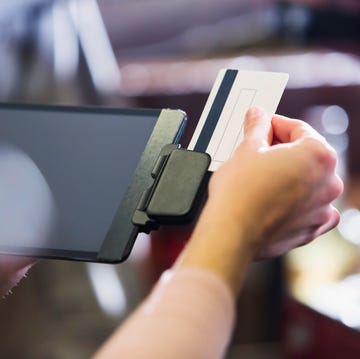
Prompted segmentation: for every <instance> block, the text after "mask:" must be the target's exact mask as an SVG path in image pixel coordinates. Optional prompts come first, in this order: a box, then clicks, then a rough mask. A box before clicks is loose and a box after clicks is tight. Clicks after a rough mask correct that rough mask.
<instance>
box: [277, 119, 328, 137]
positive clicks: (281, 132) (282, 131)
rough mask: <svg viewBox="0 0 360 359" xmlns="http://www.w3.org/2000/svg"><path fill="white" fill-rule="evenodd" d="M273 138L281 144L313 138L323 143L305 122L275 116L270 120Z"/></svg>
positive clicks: (318, 135)
mask: <svg viewBox="0 0 360 359" xmlns="http://www.w3.org/2000/svg"><path fill="white" fill-rule="evenodd" d="M271 124H272V128H273V131H274V138H276V139H277V141H279V142H281V143H289V142H295V141H297V140H299V139H301V138H304V137H314V138H316V139H318V140H321V141H324V138H323V137H322V136H321V135H320V134H319V133H318V132H317V131H316V130H315V129H313V128H312V127H311V126H310V125H309V124H307V123H306V122H303V121H300V120H295V119H292V118H288V117H285V116H280V115H275V116H273V118H272V119H271Z"/></svg>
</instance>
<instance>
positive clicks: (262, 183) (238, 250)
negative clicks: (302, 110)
mask: <svg viewBox="0 0 360 359" xmlns="http://www.w3.org/2000/svg"><path fill="white" fill-rule="evenodd" d="M335 167H336V154H335V152H334V150H333V149H332V148H331V147H330V146H329V145H328V144H327V142H326V141H325V139H324V138H323V137H322V136H320V135H319V134H318V133H317V132H316V131H315V130H314V129H313V128H311V127H310V126H309V125H308V124H306V123H304V122H302V121H299V120H293V119H288V118H285V117H281V116H274V117H273V118H272V120H271V119H269V118H268V117H267V116H266V114H265V113H264V112H262V111H261V110H259V109H251V110H250V111H249V112H248V113H247V115H246V119H245V124H244V140H243V142H242V143H241V144H240V145H239V147H238V148H237V150H236V152H235V154H234V155H233V157H232V158H231V159H230V160H228V161H227V162H226V163H225V164H224V165H223V166H221V168H219V170H218V171H217V172H215V173H214V174H213V176H212V178H211V180H210V184H209V198H208V201H207V203H206V205H205V207H204V209H203V212H202V214H201V216H200V219H199V221H198V224H197V226H196V228H195V230H194V233H193V235H192V238H191V241H190V243H189V246H188V248H187V250H186V251H185V253H184V256H183V262H182V263H183V264H184V265H195V266H196V265H198V264H199V265H200V266H203V267H206V268H208V269H209V270H212V271H215V272H219V273H220V274H221V275H225V277H226V279H227V281H228V282H229V283H230V285H231V286H232V287H233V288H235V291H237V289H238V288H239V285H238V282H239V281H240V282H241V278H239V276H240V277H242V275H243V274H240V273H238V272H239V271H240V272H241V271H242V268H241V266H242V265H241V262H243V268H246V267H247V264H248V263H249V262H250V261H251V260H252V259H254V258H263V257H269V256H277V255H281V254H283V253H284V252H286V251H288V250H290V249H292V248H294V247H297V246H299V245H303V244H306V243H308V242H310V241H311V240H313V239H314V238H315V237H317V236H318V235H320V234H322V233H324V232H326V231H328V230H330V229H332V228H333V227H335V226H336V225H337V224H338V222H339V218H340V216H339V213H338V211H337V210H336V209H335V208H334V207H333V206H332V205H331V202H332V201H333V200H334V199H335V198H336V197H338V196H339V195H340V194H341V192H342V189H343V184H342V181H341V180H340V178H339V177H338V176H337V175H336V174H335ZM197 263H198V264H197Z"/></svg>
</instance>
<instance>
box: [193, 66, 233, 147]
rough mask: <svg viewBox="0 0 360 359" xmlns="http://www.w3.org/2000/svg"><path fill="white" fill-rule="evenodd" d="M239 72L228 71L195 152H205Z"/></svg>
mask: <svg viewBox="0 0 360 359" xmlns="http://www.w3.org/2000/svg"><path fill="white" fill-rule="evenodd" d="M237 73H238V70H226V72H225V75H224V77H223V80H222V81H221V84H220V87H219V90H218V92H217V94H216V96H215V100H214V102H213V104H212V106H211V108H210V111H209V114H208V116H207V118H206V121H205V124H204V126H203V128H202V130H201V132H200V136H199V138H198V140H197V142H196V145H195V147H194V151H198V152H205V151H206V149H207V146H208V144H209V142H210V140H211V137H212V135H213V133H214V131H215V127H216V125H217V123H218V121H219V118H220V115H221V112H222V110H223V108H224V105H225V102H226V100H227V98H228V96H229V93H230V91H231V88H232V86H233V84H234V81H235V78H236V75H237Z"/></svg>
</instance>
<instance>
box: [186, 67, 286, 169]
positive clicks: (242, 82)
mask: <svg viewBox="0 0 360 359" xmlns="http://www.w3.org/2000/svg"><path fill="white" fill-rule="evenodd" d="M288 79H289V75H288V74H286V73H281V72H263V71H242V70H235V69H223V70H221V71H220V72H219V74H218V76H217V78H216V80H215V83H214V85H213V87H212V89H211V92H210V95H209V98H208V100H207V102H206V105H205V107H204V110H203V112H202V114H201V117H200V119H199V123H198V125H197V127H196V129H195V132H194V134H193V137H192V138H191V141H190V144H189V146H188V149H189V150H194V151H199V152H207V153H208V154H209V155H210V156H211V158H212V161H211V165H210V168H209V169H210V171H216V170H217V169H218V168H219V166H220V165H221V164H222V163H223V162H225V161H226V160H227V159H229V158H230V157H231V156H232V154H233V152H234V150H235V149H236V147H237V146H238V145H239V144H240V142H241V141H242V139H243V123H244V117H245V114H246V111H247V110H248V109H249V108H250V107H253V106H256V107H261V108H262V109H263V110H264V111H266V113H267V114H268V115H269V116H273V115H274V114H275V111H276V108H277V106H278V104H279V102H280V98H281V96H282V94H283V92H284V89H285V86H286V83H287V81H288Z"/></svg>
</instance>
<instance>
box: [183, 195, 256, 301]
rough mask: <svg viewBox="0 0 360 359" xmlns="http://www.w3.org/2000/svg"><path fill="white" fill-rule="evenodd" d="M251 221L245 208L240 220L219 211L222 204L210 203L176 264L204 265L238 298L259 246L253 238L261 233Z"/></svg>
mask: <svg viewBox="0 0 360 359" xmlns="http://www.w3.org/2000/svg"><path fill="white" fill-rule="evenodd" d="M220 208H221V207H220ZM209 218H210V219H211V221H209ZM251 222H253V219H250V218H247V214H246V211H244V213H243V215H242V222H241V223H239V222H238V221H237V220H236V219H235V218H234V217H231V216H226V215H224V214H223V213H222V212H221V211H219V204H217V203H213V202H208V203H207V204H206V206H205V208H204V209H203V212H202V215H201V217H200V218H199V221H198V223H197V226H196V228H195V230H194V232H193V234H192V236H191V239H190V241H189V244H188V246H187V247H186V248H185V250H184V251H183V253H182V255H181V257H180V258H179V260H178V262H177V264H176V265H177V266H179V267H181V268H189V267H190V268H191V267H195V268H201V269H203V270H206V271H209V272H211V273H213V274H215V275H217V276H218V277H219V278H220V279H221V280H222V281H223V282H224V284H225V285H227V286H228V287H229V288H230V290H231V291H232V293H233V295H234V297H236V296H237V295H238V294H239V292H240V290H241V287H242V285H243V281H244V277H245V274H246V272H247V269H248V266H249V264H250V262H251V261H252V260H253V258H254V253H255V251H256V249H257V248H256V241H255V240H254V238H253V237H255V236H257V235H258V234H256V233H255V229H252V227H255V226H254V225H253V224H251Z"/></svg>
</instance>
